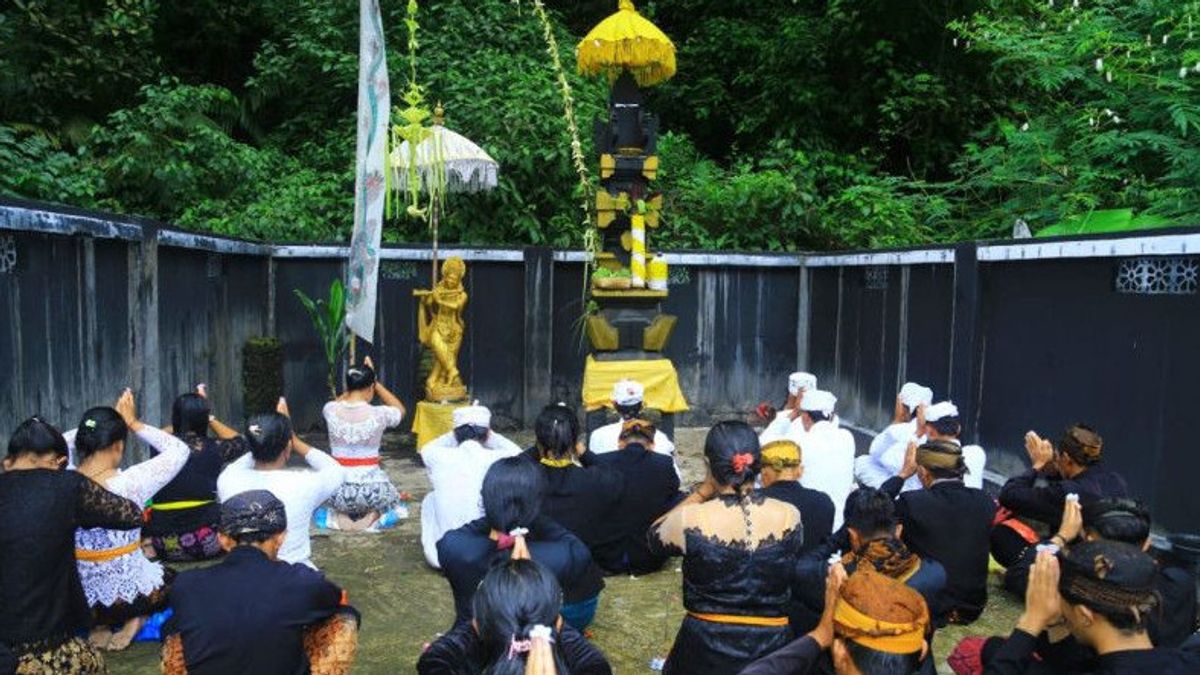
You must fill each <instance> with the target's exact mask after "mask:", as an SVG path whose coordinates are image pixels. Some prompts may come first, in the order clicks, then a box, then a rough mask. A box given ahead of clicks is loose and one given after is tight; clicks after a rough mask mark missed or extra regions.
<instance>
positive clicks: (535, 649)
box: [417, 559, 612, 675]
mask: <svg viewBox="0 0 1200 675" xmlns="http://www.w3.org/2000/svg"><path fill="white" fill-rule="evenodd" d="M471 608H472V616H473V617H474V618H473V619H471V621H470V622H469V623H468V622H462V623H459V624H458V625H456V626H455V627H454V628H453V629H452V630H451V631H450V632H448V633H446V634H445V635H442V636H441V637H439V638H438V639H437V640H436V641H434V643H433V644H432V645H430V646H429V649H427V650H426V651H425V653H424V654H422V655H421V658H420V660H418V661H417V673H418V675H480V674H481V673H485V672H486V673H494V674H495V675H504V674H506V673H507V674H511V675H519V674H522V673H530V674H531V675H534V674H536V675H567V673H570V675H611V674H612V667H611V666H609V665H608V661H607V659H605V657H604V654H603V653H601V651H600V650H599V649H596V647H594V646H593V645H592V643H591V642H588V640H587V639H586V638H584V637H583V635H581V634H580V633H579V631H577V630H575V629H574V628H573V627H572V626H571V624H569V623H566V622H564V621H563V620H562V617H561V616H560V614H559V612H560V610H561V608H562V589H560V588H559V585H558V581H557V580H556V579H555V578H554V574H553V573H551V572H550V570H548V569H546V568H545V567H544V566H542V565H540V564H538V563H537V562H534V561H532V560H525V559H518V560H511V561H507V562H502V563H500V564H498V565H496V566H495V567H493V568H492V569H491V570H490V571H488V573H487V575H486V576H484V577H483V581H481V582H480V583H479V588H478V590H476V591H475V597H474V599H473V600H472V601H471Z"/></svg>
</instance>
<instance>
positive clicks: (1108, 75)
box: [1104, 70, 1112, 82]
mask: <svg viewBox="0 0 1200 675" xmlns="http://www.w3.org/2000/svg"><path fill="white" fill-rule="evenodd" d="M1104 81H1105V82H1112V71H1111V70H1110V71H1108V72H1107V73H1105V74H1104Z"/></svg>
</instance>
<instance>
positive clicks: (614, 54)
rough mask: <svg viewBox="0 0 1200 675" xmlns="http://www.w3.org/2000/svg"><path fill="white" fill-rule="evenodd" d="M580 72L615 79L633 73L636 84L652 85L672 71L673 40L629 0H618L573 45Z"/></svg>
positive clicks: (673, 58) (670, 74) (662, 79)
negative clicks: (615, 6)
mask: <svg viewBox="0 0 1200 675" xmlns="http://www.w3.org/2000/svg"><path fill="white" fill-rule="evenodd" d="M575 56H576V60H577V61H578V62H579V72H580V73H582V74H584V75H601V74H603V75H606V76H608V78H609V79H610V80H613V79H616V78H617V76H619V75H620V74H621V72H622V71H625V70H628V71H629V72H631V73H633V76H634V78H635V79H636V80H637V83H638V85H640V86H643V87H652V86H654V85H656V84H658V83H660V82H666V81H667V80H669V79H671V77H672V76H673V75H674V74H675V44H674V43H673V42H671V38H669V37H667V36H666V34H665V33H663V32H662V31H661V30H659V29H658V26H655V25H654V24H652V23H650V21H649V20H648V19H646V18H645V17H643V16H642V15H641V14H638V11H637V9H635V8H634V6H633V2H632V0H620V3H619V6H618V9H617V13H616V14H613V15H612V16H610V17H608V18H607V19H605V20H603V21H601V22H600V23H599V24H597V26H596V27H595V28H593V29H592V30H591V32H590V33H588V34H587V35H586V36H585V37H584V38H583V40H580V42H579V45H578V46H577V47H576V48H575Z"/></svg>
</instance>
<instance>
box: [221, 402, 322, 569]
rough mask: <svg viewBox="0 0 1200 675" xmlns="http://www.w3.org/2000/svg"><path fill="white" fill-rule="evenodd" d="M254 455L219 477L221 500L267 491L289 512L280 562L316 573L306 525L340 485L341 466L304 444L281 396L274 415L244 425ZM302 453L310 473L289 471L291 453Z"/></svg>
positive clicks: (240, 461) (257, 417)
mask: <svg viewBox="0 0 1200 675" xmlns="http://www.w3.org/2000/svg"><path fill="white" fill-rule="evenodd" d="M246 440H247V441H249V442H250V454H248V455H244V456H242V457H241V458H240V459H238V460H237V461H235V462H234V463H233V464H230V465H229V466H228V467H226V468H225V470H224V471H222V472H221V477H220V478H218V479H217V495H218V496H219V497H220V498H221V501H222V502H224V501H225V500H227V499H229V498H230V497H232V496H234V495H236V494H240V493H242V492H247V491H249V490H267V491H268V492H270V493H271V494H273V495H275V497H277V498H278V499H279V501H281V502H283V506H284V508H285V509H287V522H288V529H287V536H286V537H284V539H283V546H282V547H281V548H280V549H279V559H280V560H282V561H284V562H289V563H300V564H303V565H308V566H309V567H311V568H313V569H316V567H317V566H316V565H314V564H313V563H312V560H311V558H312V541H311V540H310V539H309V534H308V524H309V523H310V522H311V521H312V517H313V511H315V510H316V509H317V507H319V506H320V505H321V504H322V503H323V502H324V501H325V500H326V499H329V496H330V495H332V494H333V493H334V491H335V490H337V489H338V487H339V486H340V485H341V484H342V479H343V477H344V476H345V472H344V469H343V468H342V465H341V464H338V463H337V461H336V460H334V459H333V458H332V457H330V456H329V455H327V454H326V453H324V452H321V451H320V450H318V449H316V448H314V447H312V446H310V445H309V444H308V443H305V442H304V441H302V440H300V437H299V436H297V435H296V433H295V431H294V430H293V429H292V421H291V418H290V416H289V413H288V407H287V401H285V400H284V399H282V398H280V399H279V405H278V406H277V407H276V411H275V412H273V413H266V414H262V415H255V416H254V417H251V418H250V421H249V423H247V425H246ZM293 452H294V453H296V454H297V455H300V457H301V458H303V459H304V461H305V462H306V463H307V464H308V467H309V469H310V470H309V471H294V470H291V469H288V468H287V463H288V460H289V459H291V456H292V453H293Z"/></svg>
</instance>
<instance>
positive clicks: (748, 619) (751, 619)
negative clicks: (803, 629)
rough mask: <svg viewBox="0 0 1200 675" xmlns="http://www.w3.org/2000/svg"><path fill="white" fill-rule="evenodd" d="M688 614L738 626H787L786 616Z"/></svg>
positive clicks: (712, 621)
mask: <svg viewBox="0 0 1200 675" xmlns="http://www.w3.org/2000/svg"><path fill="white" fill-rule="evenodd" d="M688 616H690V617H692V618H693V619H699V620H701V621H708V622H709V623H731V624H736V625H738V626H786V625H788V618H787V617H786V616H740V615H737V614H701V613H699V612H688Z"/></svg>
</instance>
